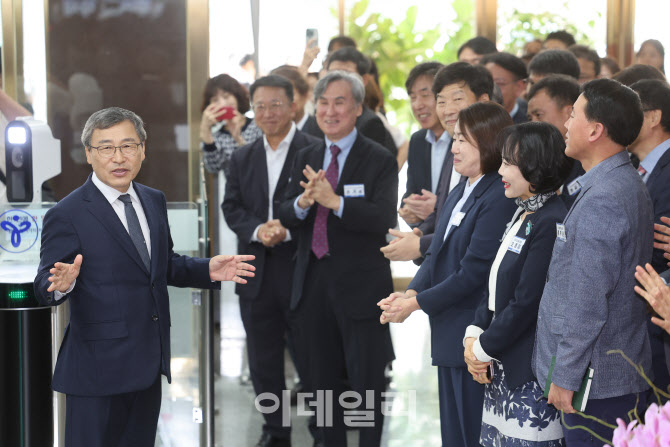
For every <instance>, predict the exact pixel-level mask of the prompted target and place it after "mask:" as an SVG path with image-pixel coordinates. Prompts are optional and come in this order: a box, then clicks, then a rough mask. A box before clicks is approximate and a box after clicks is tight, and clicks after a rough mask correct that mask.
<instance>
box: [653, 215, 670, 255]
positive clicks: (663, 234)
mask: <svg viewBox="0 0 670 447" xmlns="http://www.w3.org/2000/svg"><path fill="white" fill-rule="evenodd" d="M661 222H663V223H664V224H665V225H661V224H654V230H656V231H657V232H656V233H654V239H655V240H656V242H654V248H658V249H659V250H663V251H665V253H663V256H665V259H670V227H669V226H668V225H670V217H665V216H664V217H661ZM668 266H670V262H668Z"/></svg>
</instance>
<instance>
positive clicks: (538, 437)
mask: <svg viewBox="0 0 670 447" xmlns="http://www.w3.org/2000/svg"><path fill="white" fill-rule="evenodd" d="M491 364H492V365H493V379H492V380H491V383H490V384H487V385H486V389H485V391H484V411H483V414H482V432H481V438H480V440H479V442H480V443H481V444H482V445H483V446H485V447H564V446H565V441H564V440H563V429H562V427H561V414H560V412H558V411H556V409H555V408H554V407H551V406H549V405H548V404H547V400H546V399H543V398H542V394H543V393H542V389H541V388H540V385H539V384H538V383H537V381H535V380H533V381H531V382H527V383H524V384H523V385H521V386H519V387H517V388H515V389H513V390H510V389H508V388H507V385H506V384H505V381H504V378H505V373H504V371H503V368H502V363H500V362H498V361H496V360H493V361H492V362H491Z"/></svg>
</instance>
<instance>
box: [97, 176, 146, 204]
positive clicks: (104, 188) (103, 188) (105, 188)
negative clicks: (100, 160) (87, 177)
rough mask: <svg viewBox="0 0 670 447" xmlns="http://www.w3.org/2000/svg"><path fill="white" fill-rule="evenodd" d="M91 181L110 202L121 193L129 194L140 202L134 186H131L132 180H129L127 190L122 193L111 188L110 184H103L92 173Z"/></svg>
mask: <svg viewBox="0 0 670 447" xmlns="http://www.w3.org/2000/svg"><path fill="white" fill-rule="evenodd" d="M91 181H93V184H94V185H95V187H96V188H98V189H99V190H100V192H101V193H102V195H103V196H105V199H107V201H108V202H109V203H110V205H111V204H112V203H114V202H115V201H116V200H117V199H118V198H119V196H121V195H123V194H130V197H131V198H133V199H135V201H136V202H137V203H140V198H139V196H138V195H137V193H136V192H135V188H133V182H130V186H129V187H128V191H126V192H125V193H122V192H120V191H117V190H116V189H114V188H112V187H111V186H109V185H107V184H105V183H103V182H102V180H100V179H99V178H98V176H97V175H96V174H95V172H94V173H93V176H92V177H91Z"/></svg>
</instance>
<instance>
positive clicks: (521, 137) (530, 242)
mask: <svg viewBox="0 0 670 447" xmlns="http://www.w3.org/2000/svg"><path fill="white" fill-rule="evenodd" d="M499 139H500V142H501V144H502V146H503V154H502V156H503V162H502V165H501V167H500V170H499V173H500V174H501V175H502V181H503V185H504V187H505V196H506V197H508V198H515V199H516V204H517V206H518V209H517V211H516V213H515V214H514V217H513V218H512V220H511V221H510V222H509V223H508V225H507V230H506V231H505V234H504V236H503V238H502V244H501V245H500V248H499V249H498V252H497V255H496V257H495V260H494V261H493V265H492V266H491V271H490V273H489V277H488V299H486V300H484V301H483V302H482V303H481V304H480V305H479V308H478V309H477V312H476V314H475V319H474V321H473V323H472V324H471V325H470V326H468V328H467V329H466V332H465V338H464V346H465V361H466V363H467V365H468V371H469V372H470V373H471V374H472V377H473V379H474V380H475V381H477V382H479V383H485V384H486V388H485V392H484V409H483V415H482V431H481V439H480V442H481V444H482V445H483V446H487V447H488V446H506V445H507V446H516V445H524V446H538V447H539V446H542V447H557V446H563V445H565V444H564V441H563V432H562V430H561V425H560V414H559V413H558V412H557V411H556V410H555V409H554V408H553V407H550V406H548V405H547V401H546V400H544V399H542V394H543V393H542V389H541V388H540V386H539V384H538V383H537V380H536V379H535V376H534V374H533V371H532V369H531V357H532V354H533V343H534V340H535V328H536V324H537V313H538V308H539V305H540V299H541V298H542V290H543V288H544V283H545V280H546V276H547V270H548V268H549V262H550V260H551V253H552V250H553V246H554V241H555V239H556V224H560V223H561V222H562V221H563V219H564V218H565V215H566V213H567V210H566V208H565V205H564V204H563V202H562V201H561V200H559V198H558V196H557V195H556V192H555V191H556V190H558V189H559V188H560V186H561V184H562V182H563V181H564V180H565V177H566V176H567V175H568V173H569V170H570V163H569V159H568V158H567V157H566V155H565V153H564V152H565V143H564V140H563V137H562V135H561V133H560V132H559V131H558V129H556V128H555V127H554V126H552V125H550V124H547V123H540V122H537V123H526V124H521V125H518V126H514V127H510V128H507V129H505V130H503V132H501V134H500V136H499ZM520 441H521V442H520Z"/></svg>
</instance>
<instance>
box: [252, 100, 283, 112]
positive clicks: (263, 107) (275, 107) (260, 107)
mask: <svg viewBox="0 0 670 447" xmlns="http://www.w3.org/2000/svg"><path fill="white" fill-rule="evenodd" d="M283 106H284V103H283V102H282V101H272V102H271V103H270V104H269V105H268V104H264V103H262V102H261V103H256V104H253V105H252V106H251V109H252V110H253V111H254V113H265V112H267V111H270V112H277V111H279V109H281V108H282V107H283Z"/></svg>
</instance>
